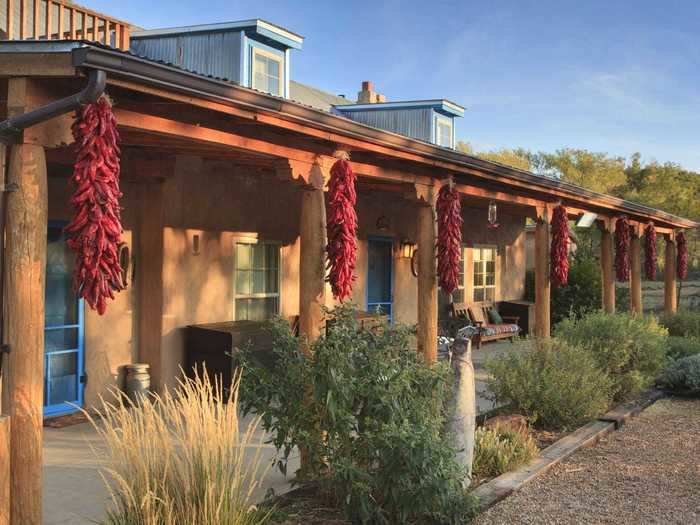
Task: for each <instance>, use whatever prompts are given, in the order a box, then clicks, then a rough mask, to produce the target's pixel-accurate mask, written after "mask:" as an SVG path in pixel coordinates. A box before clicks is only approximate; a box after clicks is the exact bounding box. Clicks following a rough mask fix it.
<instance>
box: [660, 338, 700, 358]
mask: <svg viewBox="0 0 700 525" xmlns="http://www.w3.org/2000/svg"><path fill="white" fill-rule="evenodd" d="M696 354H700V339H698V338H697V337H682V336H677V335H670V336H669V337H668V340H667V345H666V355H667V356H668V357H670V358H671V359H681V358H683V357H688V356H691V355H696Z"/></svg>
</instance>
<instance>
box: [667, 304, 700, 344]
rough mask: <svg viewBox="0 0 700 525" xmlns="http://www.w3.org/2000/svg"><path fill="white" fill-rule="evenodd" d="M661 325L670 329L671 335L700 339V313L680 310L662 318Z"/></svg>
mask: <svg viewBox="0 0 700 525" xmlns="http://www.w3.org/2000/svg"><path fill="white" fill-rule="evenodd" d="M661 324H662V325H663V326H665V327H666V328H668V333H669V335H675V336H678V337H697V338H700V311H697V310H679V311H678V312H676V313H675V314H671V315H664V316H662V317H661Z"/></svg>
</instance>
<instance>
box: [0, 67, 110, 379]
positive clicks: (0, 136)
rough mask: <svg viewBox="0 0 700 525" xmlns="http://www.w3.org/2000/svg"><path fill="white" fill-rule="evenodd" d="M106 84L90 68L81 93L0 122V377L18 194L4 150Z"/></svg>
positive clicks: (88, 100) (92, 99)
mask: <svg viewBox="0 0 700 525" xmlns="http://www.w3.org/2000/svg"><path fill="white" fill-rule="evenodd" d="M106 83H107V74H106V73H105V72H104V71H101V70H98V69H93V70H90V72H89V73H88V83H87V85H86V86H85V88H83V89H82V90H81V91H79V92H78V93H76V94H74V95H71V96H69V97H65V98H62V99H59V100H56V101H54V102H51V103H50V104H46V105H45V106H42V107H40V108H37V109H35V110H32V111H29V112H28V113H23V114H21V115H15V116H13V117H10V118H8V119H7V120H5V121H3V122H0V147H2V148H3V150H4V151H2V152H1V153H0V155H2V156H3V157H4V159H2V162H0V377H1V373H2V360H3V355H4V354H6V353H9V352H10V348H9V346H8V345H7V343H6V342H5V330H4V327H5V319H4V317H5V271H4V270H5V219H6V216H5V215H6V212H5V209H6V206H5V202H6V195H7V193H9V192H12V191H17V189H18V188H17V187H16V186H15V185H9V186H8V185H7V166H8V164H9V161H8V155H7V150H8V149H9V146H11V145H12V144H16V143H17V142H18V140H19V138H20V136H21V133H22V130H24V129H26V128H28V127H31V126H34V125H36V124H39V123H41V122H45V121H47V120H49V119H52V118H54V117H58V116H60V115H64V114H66V113H69V112H71V111H74V110H76V109H78V108H79V107H80V106H83V105H85V104H90V103H91V102H95V101H97V99H98V98H100V96H101V95H102V93H104V90H105V85H106Z"/></svg>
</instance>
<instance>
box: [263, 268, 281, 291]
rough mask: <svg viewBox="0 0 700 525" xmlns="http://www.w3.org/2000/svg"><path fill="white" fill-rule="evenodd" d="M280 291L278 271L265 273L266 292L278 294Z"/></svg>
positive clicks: (273, 270)
mask: <svg viewBox="0 0 700 525" xmlns="http://www.w3.org/2000/svg"><path fill="white" fill-rule="evenodd" d="M278 289H279V274H278V272H277V270H276V269H272V270H267V271H266V272H265V292H266V293H277V292H278Z"/></svg>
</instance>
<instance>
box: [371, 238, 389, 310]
mask: <svg viewBox="0 0 700 525" xmlns="http://www.w3.org/2000/svg"><path fill="white" fill-rule="evenodd" d="M367 252H368V253H367V310H369V311H370V312H376V311H379V312H380V313H382V314H383V315H386V316H388V317H389V319H391V318H392V313H393V311H392V310H393V308H392V306H393V304H392V303H393V298H392V292H393V291H392V280H393V272H392V267H393V263H394V258H393V253H392V252H393V242H392V240H391V239H387V238H381V237H376V238H370V239H369V241H368V243H367Z"/></svg>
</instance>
